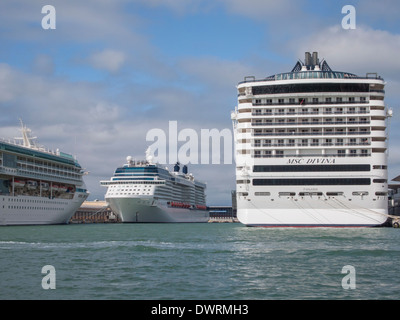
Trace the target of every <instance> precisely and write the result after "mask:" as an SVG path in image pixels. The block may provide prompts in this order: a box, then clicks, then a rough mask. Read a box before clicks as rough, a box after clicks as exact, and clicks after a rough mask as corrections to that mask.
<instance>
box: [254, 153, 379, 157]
mask: <svg viewBox="0 0 400 320" xmlns="http://www.w3.org/2000/svg"><path fill="white" fill-rule="evenodd" d="M369 156H371V153H348V154H346V153H343V154H342V153H340V154H275V155H273V154H254V155H253V157H254V158H311V157H323V158H329V157H335V158H340V157H369Z"/></svg>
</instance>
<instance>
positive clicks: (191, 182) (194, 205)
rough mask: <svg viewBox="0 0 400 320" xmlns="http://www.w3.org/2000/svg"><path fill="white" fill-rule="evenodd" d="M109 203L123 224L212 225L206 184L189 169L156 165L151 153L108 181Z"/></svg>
mask: <svg viewBox="0 0 400 320" xmlns="http://www.w3.org/2000/svg"><path fill="white" fill-rule="evenodd" d="M100 183H101V185H103V186H105V187H107V193H106V195H105V200H106V201H107V203H108V204H109V206H110V208H111V210H112V211H113V212H114V213H116V214H117V215H118V216H119V217H120V219H121V221H122V222H208V220H209V210H208V207H207V206H206V197H205V189H206V184H205V183H203V182H200V181H198V180H196V179H195V178H194V177H193V175H192V174H189V173H188V170H187V166H183V168H182V172H180V164H179V163H177V164H176V165H175V166H174V171H173V172H171V171H169V169H168V168H165V167H162V166H161V165H160V164H154V163H153V162H152V157H151V156H150V151H149V150H147V152H146V160H142V161H135V160H133V159H132V157H130V156H129V157H127V163H126V164H125V165H124V166H122V167H119V168H117V169H116V170H115V173H114V176H113V177H111V179H110V180H108V181H101V182H100Z"/></svg>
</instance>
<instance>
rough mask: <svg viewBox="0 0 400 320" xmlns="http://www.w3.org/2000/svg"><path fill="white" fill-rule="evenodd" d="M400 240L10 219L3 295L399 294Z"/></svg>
mask: <svg viewBox="0 0 400 320" xmlns="http://www.w3.org/2000/svg"><path fill="white" fill-rule="evenodd" d="M399 243H400V230H399V229H393V228H359V229H353V228H348V229H347V228H344V229H335V228H332V229H330V228H304V229H296V228H249V227H245V226H243V225H242V224H240V223H202V224H186V223H184V224H71V225H58V226H15V227H14V226H7V227H0V299H77V300H82V299H131V300H170V299H177V300H238V299H239V300H258V299H399V298H400V281H399V271H400V265H399V262H400V245H399ZM44 266H51V267H52V268H53V269H52V270H53V272H52V274H50V272H48V273H47V272H46V271H44V272H42V268H43V267H44ZM349 266H350V267H351V268H352V269H351V268H350V269H349ZM50 276H52V278H49V277H50ZM50 282H53V284H54V288H53V289H52V288H48V287H46V283H47V284H48V283H50ZM44 284H45V285H44ZM349 284H350V286H349Z"/></svg>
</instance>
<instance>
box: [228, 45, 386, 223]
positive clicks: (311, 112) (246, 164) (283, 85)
mask: <svg viewBox="0 0 400 320" xmlns="http://www.w3.org/2000/svg"><path fill="white" fill-rule="evenodd" d="M384 87H385V82H384V80H383V79H382V78H381V77H380V76H378V75H377V74H376V73H367V74H366V76H364V77H362V76H357V75H355V74H352V73H349V72H339V71H333V70H332V69H331V68H330V66H329V65H328V63H327V61H326V60H325V59H322V60H321V61H320V59H319V58H318V53H317V52H313V53H310V52H306V54H305V59H304V61H301V60H299V61H298V62H297V63H296V65H295V66H294V68H293V69H292V70H291V72H286V73H280V74H275V75H272V76H269V77H267V78H265V79H259V80H256V79H255V77H246V78H245V79H244V81H243V82H240V83H239V84H238V86H237V89H238V105H237V107H236V108H235V110H234V111H233V112H232V113H231V118H232V121H233V127H234V136H235V153H236V196H237V199H236V200H237V216H238V220H239V221H240V222H241V223H243V224H245V225H247V226H263V227H366V226H379V225H382V224H383V223H384V222H385V221H386V220H387V218H388V215H387V214H388V211H387V210H388V208H387V207H388V184H387V130H386V126H387V118H388V117H390V116H391V115H392V111H391V110H388V109H387V108H386V107H385V104H384V95H385V91H384Z"/></svg>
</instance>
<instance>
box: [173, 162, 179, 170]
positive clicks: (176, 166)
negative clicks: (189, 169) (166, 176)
mask: <svg viewBox="0 0 400 320" xmlns="http://www.w3.org/2000/svg"><path fill="white" fill-rule="evenodd" d="M179 169H180V167H179V162H177V163H175V165H174V172H179Z"/></svg>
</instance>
